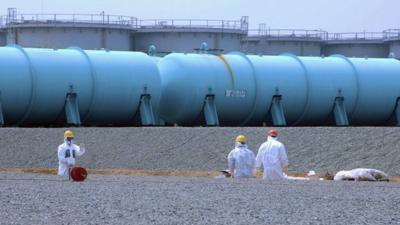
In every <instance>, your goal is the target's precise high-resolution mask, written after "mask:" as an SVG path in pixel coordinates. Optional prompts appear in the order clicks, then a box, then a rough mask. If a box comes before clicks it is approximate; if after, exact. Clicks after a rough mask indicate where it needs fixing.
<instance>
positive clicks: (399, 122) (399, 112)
mask: <svg viewBox="0 0 400 225" xmlns="http://www.w3.org/2000/svg"><path fill="white" fill-rule="evenodd" d="M394 115H395V117H396V126H398V127H400V98H397V103H396V108H395V109H394Z"/></svg>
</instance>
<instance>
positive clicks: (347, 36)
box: [326, 32, 384, 41]
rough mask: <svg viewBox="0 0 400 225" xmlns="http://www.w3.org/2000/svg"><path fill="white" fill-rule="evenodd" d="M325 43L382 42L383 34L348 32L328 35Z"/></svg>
mask: <svg viewBox="0 0 400 225" xmlns="http://www.w3.org/2000/svg"><path fill="white" fill-rule="evenodd" d="M326 40H327V41H353V40H354V41H359V40H362V41H365V40H370V41H376V40H382V41H383V40H384V33H383V32H348V33H328V35H327V37H326Z"/></svg>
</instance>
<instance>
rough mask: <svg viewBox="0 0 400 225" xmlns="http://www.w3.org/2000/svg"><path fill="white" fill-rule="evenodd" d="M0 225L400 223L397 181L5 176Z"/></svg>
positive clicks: (0, 183) (1, 176)
mask: <svg viewBox="0 0 400 225" xmlns="http://www.w3.org/2000/svg"><path fill="white" fill-rule="evenodd" d="M0 190H1V191H0V199H1V200H0V201H1V207H0V218H1V220H0V224H7V225H10V224H38V225H39V224H74V225H75V224H163V225H168V224H182V225H184V224H232V225H236V224H400V211H399V208H400V186H399V183H371V182H349V181H347V182H334V181H286V182H276V183H273V184H267V183H265V182H263V181H261V180H256V179H248V180H233V179H212V178H182V177H181V178H178V177H132V176H109V175H89V177H88V179H87V180H86V181H85V182H82V183H74V182H69V181H67V180H66V179H62V178H59V177H57V176H55V175H39V174H8V173H0Z"/></svg>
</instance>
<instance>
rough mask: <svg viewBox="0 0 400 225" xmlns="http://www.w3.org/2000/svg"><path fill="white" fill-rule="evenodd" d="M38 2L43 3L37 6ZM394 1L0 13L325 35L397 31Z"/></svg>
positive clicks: (154, 4)
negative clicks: (211, 22) (209, 22)
mask: <svg viewBox="0 0 400 225" xmlns="http://www.w3.org/2000/svg"><path fill="white" fill-rule="evenodd" d="M42 3H43V4H42ZM399 6H400V0H247V1H245V0H201V1H188V0H186V1H185V0H140V1H137V0H0V13H1V14H4V15H5V14H6V13H7V8H10V7H15V8H17V9H18V13H40V12H41V11H43V12H44V13H100V12H101V11H105V12H106V14H116V15H126V16H135V17H138V18H139V19H226V20H239V19H240V17H241V16H249V18H250V27H251V28H258V24H259V23H265V24H266V26H267V27H270V28H271V29H272V28H290V29H295V28H298V29H323V30H326V31H329V32H356V31H364V30H365V31H382V30H385V29H390V28H400V7H399Z"/></svg>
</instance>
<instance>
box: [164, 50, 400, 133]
mask: <svg viewBox="0 0 400 225" xmlns="http://www.w3.org/2000/svg"><path fill="white" fill-rule="evenodd" d="M159 69H160V74H161V77H162V78H161V79H162V86H163V89H162V99H161V105H160V116H161V118H163V119H164V120H165V121H166V122H168V123H177V124H189V125H193V124H194V123H196V122H198V117H199V116H201V115H203V114H205V113H206V112H205V111H207V110H206V108H205V105H206V103H205V101H204V99H205V96H207V95H208V94H212V95H214V96H215V101H214V103H215V105H214V107H215V108H216V114H217V117H218V119H219V121H220V125H262V123H263V122H267V123H269V124H273V125H305V126H309V125H311V126H312V125H334V124H336V125H349V124H354V125H386V124H387V121H388V120H389V119H390V118H391V117H392V116H393V115H394V110H395V107H396V104H397V99H398V97H400V88H398V87H397V82H395V81H397V80H398V79H400V62H399V61H396V60H395V59H360V58H346V57H344V56H340V55H334V56H330V57H297V56H295V55H291V54H283V55H280V56H259V55H249V56H245V55H242V54H240V53H230V54H228V55H218V56H217V55H209V54H172V55H170V56H167V57H165V58H164V59H163V60H161V61H160V63H159ZM228 78H229V79H228ZM378 91H382V93H381V94H380V95H377V94H376V93H377V92H378ZM277 99H278V100H277ZM279 112H280V113H279ZM277 115H278V116H277ZM279 115H280V117H281V118H280V119H279ZM274 116H275V119H276V118H278V119H276V121H278V122H276V121H275V120H274V119H273V118H274Z"/></svg>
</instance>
